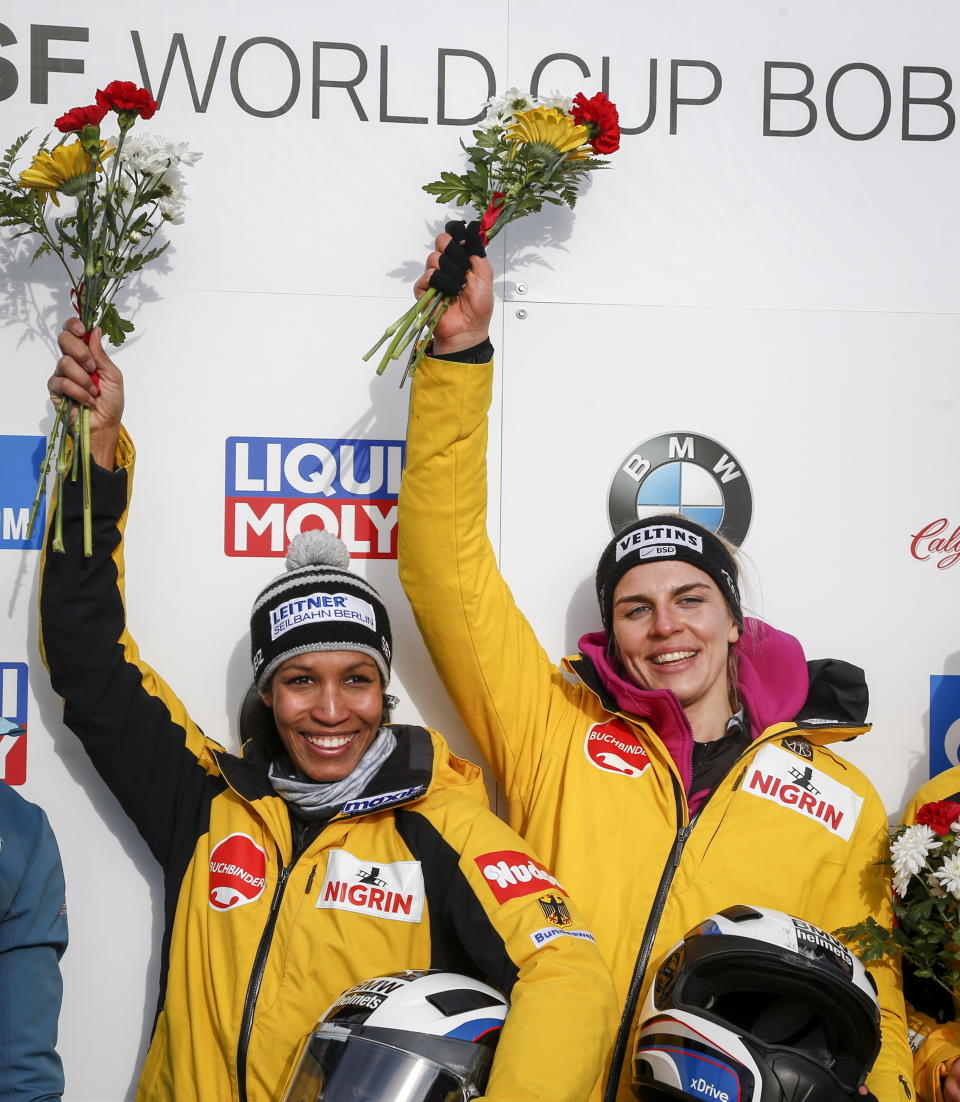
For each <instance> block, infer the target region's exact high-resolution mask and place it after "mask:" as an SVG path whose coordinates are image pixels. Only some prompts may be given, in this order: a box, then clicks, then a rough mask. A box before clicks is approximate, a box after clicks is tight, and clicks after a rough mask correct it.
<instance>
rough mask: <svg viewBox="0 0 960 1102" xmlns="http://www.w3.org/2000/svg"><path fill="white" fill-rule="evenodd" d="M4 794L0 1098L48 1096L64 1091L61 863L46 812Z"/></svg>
mask: <svg viewBox="0 0 960 1102" xmlns="http://www.w3.org/2000/svg"><path fill="white" fill-rule="evenodd" d="M2 795H3V799H2V804H3V810H2V819H3V835H4V838H3V851H2V854H0V857H2V860H0V1098H3V1099H5V1100H7V1102H47V1100H54V1099H59V1098H60V1096H61V1094H62V1093H63V1067H62V1065H61V1063H60V1057H59V1056H58V1055H57V1051H56V1043H57V1019H58V1017H59V1014H60V1001H61V997H62V994H63V983H62V981H61V978H60V966H59V960H60V958H61V957H62V956H63V951H64V949H66V947H67V914H66V906H65V903H64V885H63V868H62V866H61V864H60V853H59V850H58V849H57V843H56V839H55V838H54V836H53V831H52V830H51V829H50V824H49V823H48V822H47V817H46V815H44V813H43V812H42V811H41V810H40V808H38V807H35V806H34V805H32V804H28V803H26V802H25V801H23V800H21V799H20V797H19V796H15V794H13V793H12V792H9V791H6V790H4V791H3V793H2Z"/></svg>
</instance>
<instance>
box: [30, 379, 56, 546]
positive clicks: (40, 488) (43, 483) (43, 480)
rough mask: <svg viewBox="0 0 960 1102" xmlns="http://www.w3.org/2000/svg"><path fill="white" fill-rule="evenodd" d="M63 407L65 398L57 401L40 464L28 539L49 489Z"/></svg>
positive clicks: (31, 509)
mask: <svg viewBox="0 0 960 1102" xmlns="http://www.w3.org/2000/svg"><path fill="white" fill-rule="evenodd" d="M63 409H64V399H63V398H61V399H60V401H59V402H58V403H57V415H56V417H55V418H54V420H53V428H52V429H51V430H50V437H49V439H48V440H47V450H46V453H45V454H44V456H43V462H42V463H41V464H40V479H39V481H38V482H37V492H36V494H35V496H34V499H33V505H32V506H31V507H30V519H29V520H28V521H27V539H29V538H30V537H31V536H32V535H33V526H34V524H35V523H36V520H37V513H38V512H39V511H40V502H41V501H42V500H43V496H44V494H45V493H46V491H47V473H48V472H49V470H50V460H51V459H52V458H53V449H54V447H55V446H56V443H57V437H58V434H59V433H60V430H61V429H62V428H63Z"/></svg>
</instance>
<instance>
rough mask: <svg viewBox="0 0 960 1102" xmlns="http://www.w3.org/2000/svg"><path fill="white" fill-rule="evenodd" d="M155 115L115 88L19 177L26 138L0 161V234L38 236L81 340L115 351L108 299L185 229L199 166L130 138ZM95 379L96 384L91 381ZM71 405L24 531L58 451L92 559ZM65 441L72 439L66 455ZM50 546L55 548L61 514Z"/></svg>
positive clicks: (85, 421) (115, 323)
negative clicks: (76, 494)
mask: <svg viewBox="0 0 960 1102" xmlns="http://www.w3.org/2000/svg"><path fill="white" fill-rule="evenodd" d="M156 110H157V104H156V102H155V101H154V99H153V97H152V96H151V95H150V93H149V92H148V91H147V89H146V88H138V87H137V86H136V85H135V84H133V83H132V82H131V81H124V80H115V81H113V82H111V83H110V84H108V85H107V86H106V88H101V89H99V90H98V91H97V96H96V103H94V104H91V105H89V106H87V107H74V108H73V109H72V110H70V111H67V112H66V114H64V115H61V116H60V118H58V119H57V120H56V122H55V124H54V125H55V126H56V128H57V130H59V131H60V133H61V134H64V135H71V136H74V140H73V141H70V142H68V141H67V140H66V138H64V139H62V140H61V141H60V142H59V143H58V144H57V145H55V146H53V147H52V148H49V149H48V148H47V139H46V138H45V139H44V140H43V142H41V144H40V148H39V150H38V151H37V153H36V155H35V156H34V158H33V162H32V164H31V165H30V167H29V168H27V169H25V170H24V171H23V172H21V173H20V174H19V176H15V175H14V164H15V162H16V160H17V157H18V155H19V154H20V151H21V150H22V149H23V146H24V145H25V144H26V143H27V141H28V139H29V137H30V134H29V133H27V134H24V135H22V136H21V137H19V138H17V140H16V141H15V142H14V143H13V145H11V146H10V147H9V149H7V151H6V152H5V153H4V155H3V158H2V160H0V226H3V227H5V228H8V229H14V230H16V232H15V233H14V234H13V238H14V239H16V238H21V237H28V236H31V235H35V236H36V237H39V239H40V242H39V244H38V246H37V249H36V251H35V252H34V254H33V259H34V260H37V259H38V258H39V257H41V256H44V255H52V256H56V257H57V259H58V260H59V261H60V263H61V264H62V265H63V268H64V270H65V272H66V274H67V279H68V281H69V283H70V298H71V301H72V302H73V306H74V309H75V310H76V311H77V314H78V315H79V316H80V320H81V322H82V323H83V327H84V329H85V330H86V331H87V333H89V332H90V331H91V330H92V329H93V328H94V326H97V325H99V326H100V328H101V329H102V330H103V333H104V336H106V337H107V338H108V339H109V340H111V341H112V342H113V343H114V344H115V345H118V344H122V343H123V341H124V340H125V338H126V335H127V333H130V332H132V331H133V323H132V322H131V321H129V320H128V319H126V318H123V317H121V315H120V313H119V312H118V310H117V308H116V306H115V305H114V300H115V298H116V295H117V293H118V291H119V290H120V288H121V286H122V284H123V281H124V280H125V279H126V278H127V277H128V276H130V275H132V274H133V273H134V272H139V271H140V270H141V269H142V268H143V267H144V266H145V265H146V264H149V263H150V262H151V261H152V260H156V258H157V257H158V256H160V254H161V253H162V252H163V251H164V250H165V249H166V248H167V245H168V244H169V242H164V243H163V244H159V245H157V244H155V243H154V242H155V239H156V236H157V234H158V232H159V231H160V229H161V227H162V226H163V225H164V224H165V223H171V222H172V223H174V224H179V223H181V222H182V221H183V211H184V197H183V179H182V175H181V172H180V166H182V165H193V164H195V163H196V162H197V161H198V160H199V158H200V154H199V153H192V152H190V151H189V150H188V149H187V148H186V146H185V145H183V144H182V143H172V142H165V141H162V140H161V139H157V138H150V137H146V136H144V137H142V138H134V137H128V133H129V131H130V129H131V127H132V126H133V125H134V123H135V122H136V121H137V119H138V118H141V119H150V118H152V117H153V115H154V113H155V111H156ZM111 112H114V113H115V114H116V116H117V126H118V129H119V136H117V137H115V138H110V139H109V140H104V139H103V138H101V136H100V125H101V123H102V122H103V120H104V118H105V117H106V116H107V115H108V114H110V113H111ZM60 196H67V197H68V198H70V199H74V200H76V206H75V207H74V208H73V209H72V210H71V211H64V210H62V209H61V207H60ZM48 201H49V202H48ZM51 207H52V208H53V209H51ZM93 378H94V381H96V374H94V376H93ZM74 405H76V403H74V402H72V401H70V400H69V399H65V400H63V401H61V402H60V403H59V405H58V407H57V414H56V418H55V420H54V424H53V429H52V431H51V433H50V440H49V443H48V446H47V452H46V455H45V457H44V461H43V464H42V466H41V469H40V482H39V485H38V487H37V494H36V497H35V498H34V502H33V508H32V509H31V512H30V524H29V530H30V531H32V530H33V525H34V522H35V520H36V516H37V511H38V509H39V505H40V501H41V499H42V497H43V494H44V491H45V488H46V480H47V472H48V470H49V468H50V463H51V459H52V457H53V455H54V453H56V457H57V458H56V480H57V488H58V491H59V490H60V489H61V488H62V483H63V479H64V477H65V476H66V475H67V473H68V472H69V473H70V475H71V477H72V478H74V479H76V478H78V477H79V478H81V479H82V484H83V550H84V554H85V555H90V554H91V552H92V535H91V523H90V410H89V408H87V407H86V406H81V408H80V410H79V413H78V415H77V416H74V410H73V407H74ZM68 439H72V440H73V447H72V455H71V449H70V448H68V447H67V440H68ZM53 546H54V549H55V550H58V551H62V550H63V530H62V521H61V514H60V513H58V514H57V530H56V532H55V533H54V542H53Z"/></svg>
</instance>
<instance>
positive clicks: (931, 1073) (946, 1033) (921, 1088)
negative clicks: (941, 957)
mask: <svg viewBox="0 0 960 1102" xmlns="http://www.w3.org/2000/svg"><path fill="white" fill-rule="evenodd" d="M938 800H950V801H951V802H953V803H960V766H954V767H953V769H947V770H945V771H944V772H943V773H939V774H938V775H937V776H936V777H934V778H933V779H932V780H930V781H927V783H926V784H925V785H922V786H921V787H920V788H919V789H918V790H917V792H916V794H915V795H914V797H913V799H912V800H911V801H910V802H909V803H908V804H907V806H906V809H905V810H904V813H903V821H904V823H908V824H910V823H915V822H916V820H917V812H918V811H919V810H920V808H921V807H923V805H924V804H928V803H934V802H936V801H938ZM921 982H922V981H921ZM931 982H932V981H931ZM937 994H938V995H939V999H938V1001H941V1000H942V1001H943V1002H945V1003H946V1004H947V1005H949V1002H950V996H949V995H947V993H946V992H945V991H944V992H939V991H938V992H937ZM918 1001H922V997H921V999H920V1000H918ZM928 1009H930V1007H928ZM938 1016H939V1017H940V1018H941V1019H942V1018H943V1017H945V1014H944V1013H941V1014H940V1015H938ZM958 1019H960V1007H958V1006H957V1000H956V999H954V1000H953V1013H952V1015H951V1016H950V1020H948V1021H942V1020H941V1021H937V1020H936V1019H935V1018H933V1017H931V1016H930V1015H929V1014H926V1013H924V1011H922V1010H921V1009H920V1008H919V1007H918V1006H912V1005H911V1004H910V1002H909V1001H908V1002H907V1024H908V1025H909V1027H910V1041H911V1044H912V1046H913V1048H914V1056H913V1077H914V1082H915V1083H916V1086H917V1097H918V1098H919V1099H920V1102H943V1077H944V1076H945V1075H946V1074H947V1072H948V1071H949V1070H950V1069H951V1068H952V1067H953V1063H954V1061H955V1060H956V1058H957V1057H958V1056H960V1021H958Z"/></svg>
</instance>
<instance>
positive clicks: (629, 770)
mask: <svg viewBox="0 0 960 1102" xmlns="http://www.w3.org/2000/svg"><path fill="white" fill-rule="evenodd" d="M583 752H584V754H586V756H587V761H589V762H590V764H591V765H594V766H596V768H597V769H602V770H603V771H604V773H619V774H620V775H621V776H622V777H640V776H642V775H643V772H644V770H645V769H646V768H647V766H649V764H650V759H649V758H648V757H647V752H646V750H644V748H643V747H642V746H641V745H640V743H639V742H638V741H637V739H636V736H635V735H633V734H631V732H630V731H629V730H628V729H627V727H626V726H625V725H624V723H623V722H622V721H621V720H619V719H612V720H610V722H609V723H595V724H594V725H593V726H592V727H591V728H590V730H589V731H587V737H586V739H585V740H584V743H583Z"/></svg>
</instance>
